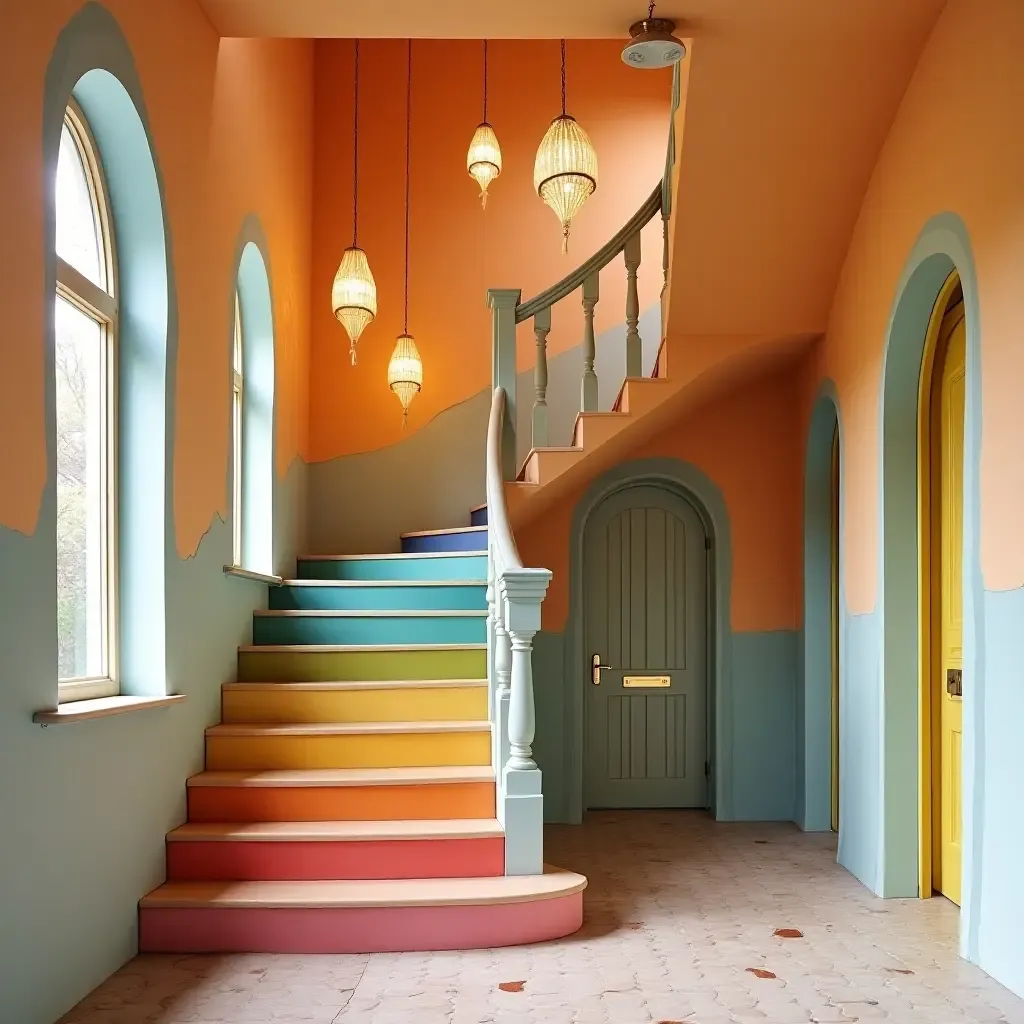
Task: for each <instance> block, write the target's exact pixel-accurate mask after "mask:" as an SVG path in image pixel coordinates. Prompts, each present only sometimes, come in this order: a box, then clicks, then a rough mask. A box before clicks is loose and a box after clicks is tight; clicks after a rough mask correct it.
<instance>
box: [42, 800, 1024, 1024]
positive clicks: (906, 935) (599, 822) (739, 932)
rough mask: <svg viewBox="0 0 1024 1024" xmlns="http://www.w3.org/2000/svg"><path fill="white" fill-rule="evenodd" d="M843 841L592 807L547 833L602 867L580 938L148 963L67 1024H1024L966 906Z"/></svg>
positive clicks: (590, 865) (557, 847) (553, 848)
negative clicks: (892, 886) (970, 936)
mask: <svg viewBox="0 0 1024 1024" xmlns="http://www.w3.org/2000/svg"><path fill="white" fill-rule="evenodd" d="M834 849H835V847H834V840H833V838H832V837H831V836H811V835H803V834H801V833H800V832H798V831H797V830H796V829H795V828H793V827H792V826H785V825H716V824H713V823H712V822H710V821H709V820H708V819H707V818H706V817H705V816H704V815H701V814H697V813H689V812H682V813H675V814H673V813H668V812H635V813H606V814H595V815H592V816H591V817H590V819H589V820H588V822H587V824H586V825H585V826H583V827H581V828H557V829H553V830H552V831H551V833H550V835H549V843H548V855H549V859H550V860H552V861H553V862H554V863H558V864H562V865H564V866H566V867H571V868H575V869H577V870H579V871H582V872H584V873H585V874H587V875H588V876H589V878H590V888H589V890H588V893H587V903H586V923H585V925H584V927H583V930H582V931H581V932H579V933H577V934H576V935H575V936H572V937H571V938H569V939H565V940H563V941H561V942H556V943H550V944H548V945H544V946H536V947H532V948H523V949H506V950H487V951H482V952H470V953H433V954H404V955H397V956H396V955H375V956H349V957H341V956H340V957H311V956H310V957H305V956H235V957H223V956H221V957H213V956H195V957H163V958H161V957H140V958H139V959H137V960H134V961H133V962H132V963H130V964H128V965H127V966H126V967H125V968H123V969H122V970H121V971H119V972H118V973H117V974H116V975H115V976H114V977H113V978H111V979H110V980H109V981H108V982H107V983H106V984H105V985H103V986H102V987H101V988H100V989H98V990H97V991H96V992H94V993H93V994H92V995H91V996H90V997H89V998H88V999H86V1000H85V1001H84V1002H83V1003H81V1004H80V1005H79V1006H78V1007H76V1008H75V1009H74V1010H73V1011H72V1012H71V1013H70V1014H68V1015H67V1016H66V1017H65V1018H64V1020H63V1021H62V1022H61V1024H157V1022H158V1024H207V1022H232V1024H298V1022H300V1021H302V1022H312V1024H330V1022H335V1021H337V1022H338V1024H348V1022H356V1021H358V1022H367V1024H371V1022H372V1024H590V1022H594V1024H597V1022H601V1024H647V1022H661V1024H666V1022H686V1024H726V1022H735V1024H748V1022H749V1024H755V1022H756V1024H798V1022H808V1024H809V1022H814V1021H818V1022H822V1024H824V1022H836V1024H839V1022H844V1021H857V1020H859V1021H873V1020H877V1019H879V1018H883V1019H886V1020H890V1021H893V1022H895V1024H953V1022H957V1024H969V1022H985V1024H995V1022H1004V1024H1024V1001H1022V1000H1020V999H1017V998H1016V997H1014V996H1013V995H1011V994H1010V993H1008V992H1007V991H1006V990H1005V989H1003V988H1001V987H1000V986H999V985H997V984H996V983H995V982H994V981H992V980H991V979H990V978H988V977H987V976H986V975H985V974H983V973H982V972H981V971H980V970H978V969H977V968H975V967H972V966H971V965H970V964H967V963H965V962H963V961H962V960H959V959H958V958H957V956H956V953H955V949H956V927H957V909H956V907H954V906H953V905H952V904H950V903H948V902H946V901H945V900H942V899H934V900H929V901H927V902H923V901H919V900H888V901H882V900H878V899H875V898H874V897H872V896H871V895H870V894H869V893H868V892H867V890H866V889H864V888H863V887H862V886H861V885H860V884H859V883H858V882H857V881H856V880H855V879H853V878H852V877H851V876H850V875H848V874H847V873H846V872H845V871H843V870H842V869H841V868H839V867H837V866H836V864H835V861H834V858H835V853H834ZM778 929H784V930H786V929H788V930H792V934H791V937H782V936H780V935H778V934H776V932H777V930H778Z"/></svg>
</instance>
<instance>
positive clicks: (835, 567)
mask: <svg viewBox="0 0 1024 1024" xmlns="http://www.w3.org/2000/svg"><path fill="white" fill-rule="evenodd" d="M839 472H840V470H839V424H838V423H837V424H836V429H835V433H834V434H833V435H832V471H831V474H830V486H831V489H832V495H831V504H832V520H831V522H830V524H829V528H830V530H831V535H830V538H829V540H830V547H831V554H832V566H831V570H832V572H831V576H832V593H831V595H830V600H831V605H832V607H831V620H832V621H831V629H832V633H831V637H830V640H831V645H832V815H831V825H832V831H833V832H838V831H839Z"/></svg>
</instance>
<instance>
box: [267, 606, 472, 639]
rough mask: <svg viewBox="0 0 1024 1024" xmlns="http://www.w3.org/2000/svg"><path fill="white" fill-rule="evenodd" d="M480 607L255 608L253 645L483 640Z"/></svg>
mask: <svg viewBox="0 0 1024 1024" xmlns="http://www.w3.org/2000/svg"><path fill="white" fill-rule="evenodd" d="M485 614H486V613H484V612H471V613H469V614H463V615H459V614H454V615H453V614H451V613H447V612H445V613H441V614H437V613H435V614H433V615H432V614H430V613H426V614H420V615H415V614H413V615H410V614H408V613H406V614H394V613H392V614H389V613H387V612H383V613H378V614H376V615H373V614H371V615H363V614H358V613H355V614H353V613H352V612H342V613H340V614H339V613H334V612H313V613H308V612H305V613H304V612H284V613H281V612H277V613H275V612H256V614H255V616H254V617H253V623H252V642H253V643H254V644H482V643H486V642H487V620H486V617H485Z"/></svg>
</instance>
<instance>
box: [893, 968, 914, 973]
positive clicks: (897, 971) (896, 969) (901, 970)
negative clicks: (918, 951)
mask: <svg viewBox="0 0 1024 1024" xmlns="http://www.w3.org/2000/svg"><path fill="white" fill-rule="evenodd" d="M886 970H887V971H888V972H889V973H890V974H913V973H914V972H913V971H908V970H907V969H906V968H905V967H886Z"/></svg>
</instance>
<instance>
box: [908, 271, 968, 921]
mask: <svg viewBox="0 0 1024 1024" xmlns="http://www.w3.org/2000/svg"><path fill="white" fill-rule="evenodd" d="M966 340H967V331H966V320H965V315H964V297H963V288H962V286H961V284H960V278H959V275H958V274H957V273H956V272H955V271H954V272H953V273H952V274H950V276H949V278H948V279H947V281H946V283H945V284H944V285H943V288H942V290H941V291H940V293H939V298H938V300H937V302H936V304H935V309H934V311H933V314H932V318H931V322H930V324H929V329H928V337H927V339H926V344H925V358H924V360H923V361H922V373H921V389H920V423H919V428H918V436H919V438H920V444H921V457H920V459H919V463H918V465H919V471H920V482H919V494H920V496H921V501H920V506H921V537H922V557H921V588H920V593H921V654H922V659H921V660H922V664H921V720H922V737H921V739H922V758H921V761H922V771H921V781H922V809H923V811H924V814H923V815H922V819H923V820H922V836H921V850H922V876H923V877H922V895H924V896H928V895H931V891H935V892H939V893H941V894H942V895H944V896H946V897H947V898H948V899H950V900H951V901H952V902H954V903H956V904H958V905H959V903H960V899H961V873H962V835H963V824H962V817H963V810H962V808H963V799H962V792H963V704H962V701H963V505H964V502H963V494H964V410H965V400H966V387H965V384H966ZM929 825H930V827H929ZM929 876H930V883H931V884H930V886H929V885H928V878H929Z"/></svg>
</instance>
